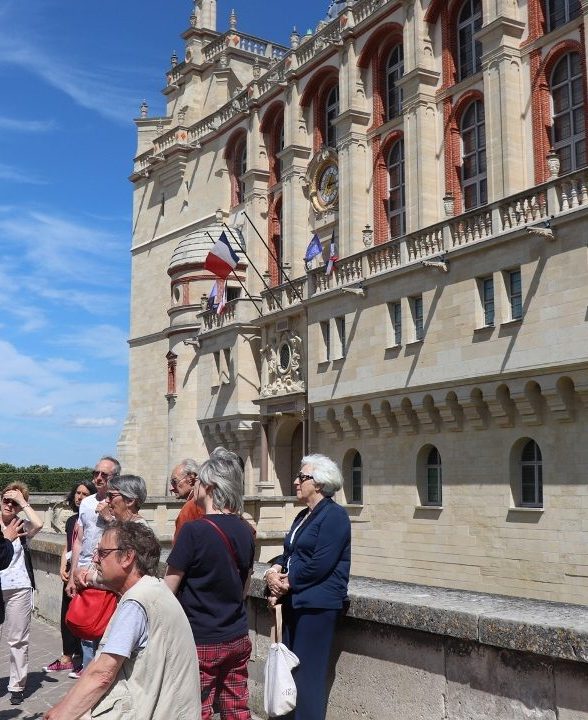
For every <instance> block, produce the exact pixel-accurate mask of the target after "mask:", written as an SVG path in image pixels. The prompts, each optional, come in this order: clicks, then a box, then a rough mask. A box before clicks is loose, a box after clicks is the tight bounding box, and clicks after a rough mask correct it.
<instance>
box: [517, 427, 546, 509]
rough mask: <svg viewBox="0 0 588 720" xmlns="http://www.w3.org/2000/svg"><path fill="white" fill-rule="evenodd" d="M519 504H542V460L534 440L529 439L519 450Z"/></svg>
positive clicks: (531, 505)
mask: <svg viewBox="0 0 588 720" xmlns="http://www.w3.org/2000/svg"><path fill="white" fill-rule="evenodd" d="M521 505H527V506H530V507H541V506H542V505H543V460H542V457H541V450H540V449H539V445H537V443H536V442H535V441H534V440H529V442H528V443H527V444H526V445H525V446H524V448H523V450H522V452H521Z"/></svg>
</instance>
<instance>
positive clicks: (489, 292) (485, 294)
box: [480, 277, 494, 327]
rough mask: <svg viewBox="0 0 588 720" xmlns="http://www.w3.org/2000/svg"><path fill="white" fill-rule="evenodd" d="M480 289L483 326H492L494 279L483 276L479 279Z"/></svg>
mask: <svg viewBox="0 0 588 720" xmlns="http://www.w3.org/2000/svg"><path fill="white" fill-rule="evenodd" d="M480 291H481V300H482V310H483V313H484V326H485V327H492V326H493V325H494V279H493V278H492V277H487V278H483V279H482V280H481V281H480Z"/></svg>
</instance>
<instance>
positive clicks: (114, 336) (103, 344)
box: [55, 324, 129, 365]
mask: <svg viewBox="0 0 588 720" xmlns="http://www.w3.org/2000/svg"><path fill="white" fill-rule="evenodd" d="M55 342H56V343H57V344H59V345H67V346H70V347H73V348H77V349H79V350H82V351H83V352H84V354H88V355H91V356H92V357H93V358H96V359H99V360H107V361H109V362H111V363H114V364H115V365H126V364H127V362H128V356H129V350H128V345H127V334H126V332H123V330H121V328H119V327H116V326H115V325H107V324H102V325H95V326H93V327H83V328H79V329H78V330H76V331H75V332H72V333H68V334H65V335H61V336H60V337H59V338H57V340H56V341H55Z"/></svg>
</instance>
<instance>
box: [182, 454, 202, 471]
mask: <svg viewBox="0 0 588 720" xmlns="http://www.w3.org/2000/svg"><path fill="white" fill-rule="evenodd" d="M179 466H180V467H181V468H182V473H183V474H184V475H198V473H199V472H200V465H199V464H198V463H197V462H196V460H192V458H186V459H185V460H182V462H181V463H179Z"/></svg>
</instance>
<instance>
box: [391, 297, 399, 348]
mask: <svg viewBox="0 0 588 720" xmlns="http://www.w3.org/2000/svg"><path fill="white" fill-rule="evenodd" d="M388 313H389V314H390V327H391V329H392V332H391V338H390V344H391V345H393V346H396V345H401V344H402V307H401V304H400V303H399V302H391V303H388Z"/></svg>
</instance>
